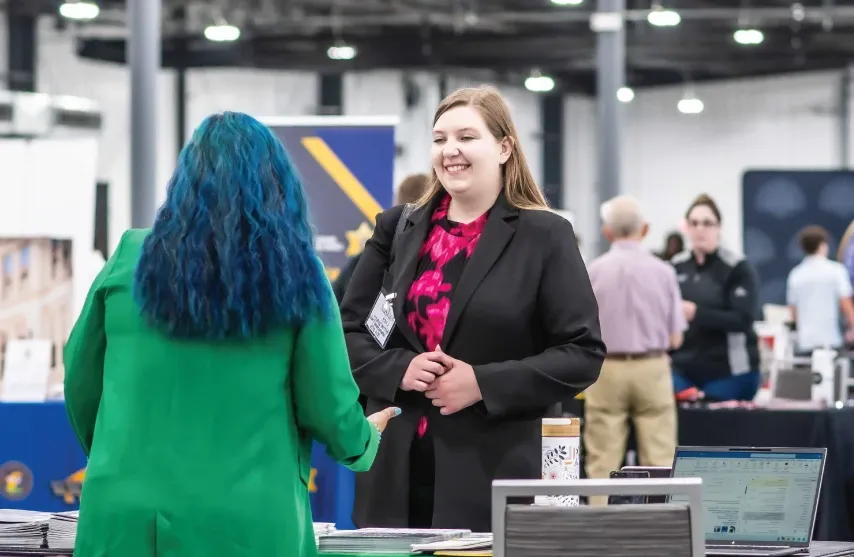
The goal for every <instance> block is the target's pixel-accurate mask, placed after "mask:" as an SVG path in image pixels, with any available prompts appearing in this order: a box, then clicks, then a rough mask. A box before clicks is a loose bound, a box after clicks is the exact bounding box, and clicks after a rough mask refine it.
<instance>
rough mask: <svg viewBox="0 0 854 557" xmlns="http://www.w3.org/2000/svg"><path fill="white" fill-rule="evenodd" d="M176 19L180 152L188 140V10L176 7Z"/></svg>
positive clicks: (178, 143) (176, 100)
mask: <svg viewBox="0 0 854 557" xmlns="http://www.w3.org/2000/svg"><path fill="white" fill-rule="evenodd" d="M173 16H174V19H175V21H176V22H177V24H178V25H180V26H181V32H180V36H179V37H178V38H177V41H176V43H175V50H176V54H177V56H176V59H177V61H176V65H175V143H176V145H175V148H176V149H177V152H178V154H180V153H181V150H182V149H183V148H184V143H186V142H187V56H188V55H187V40H188V39H187V28H186V25H187V10H186V9H185V8H184V7H183V6H179V7H177V8H175V11H174V14H173Z"/></svg>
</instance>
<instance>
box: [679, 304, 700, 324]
mask: <svg viewBox="0 0 854 557" xmlns="http://www.w3.org/2000/svg"><path fill="white" fill-rule="evenodd" d="M682 311H684V312H685V319H687V320H688V322H689V323H690V322H691V321H693V320H694V316H695V315H697V304H695V303H694V302H689V301H687V300H683V301H682Z"/></svg>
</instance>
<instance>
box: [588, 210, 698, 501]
mask: <svg viewBox="0 0 854 557" xmlns="http://www.w3.org/2000/svg"><path fill="white" fill-rule="evenodd" d="M602 220H603V221H604V227H603V233H604V234H605V237H606V238H607V239H608V241H609V242H610V243H611V249H610V250H609V251H608V252H607V253H605V254H604V255H602V256H600V257H598V258H597V259H595V260H594V261H593V262H592V263H590V265H589V267H588V271H589V273H590V281H591V282H592V284H593V290H594V292H595V293H596V300H597V302H598V303H599V320H600V323H601V326H602V340H604V341H605V344H606V346H607V347H608V355H607V357H606V359H605V363H604V365H603V366H602V373H601V374H600V375H599V380H598V381H596V383H595V384H593V385H592V386H591V387H589V388H588V389H587V390H586V391H585V392H584V399H585V408H584V417H585V431H584V443H585V446H586V450H587V457H586V470H587V476H588V477H590V478H607V477H608V476H609V474H610V472H611V471H612V470H619V469H620V466H621V465H622V463H623V459H624V457H625V452H626V442H627V439H628V435H629V419H631V420H633V421H634V425H635V431H636V435H637V441H638V452H639V461H640V464H641V465H643V466H670V465H671V463H672V460H673V452H674V450H675V448H676V402H675V400H674V398H673V380H672V377H671V374H670V361H669V358H668V356H667V351H668V350H670V349H673V348H677V347H678V346H679V345H680V344H681V343H682V333H683V331H684V330H685V329H686V328H687V323H686V322H685V315H684V313H683V311H682V297H681V295H680V293H679V283H678V281H677V279H676V272H675V271H674V270H673V267H672V266H671V265H669V264H667V263H666V262H664V261H661V260H660V259H659V258H657V257H655V256H654V255H652V254H651V253H649V252H648V251H647V250H646V249H644V248H643V247H642V246H641V241H642V240H643V238H644V236H645V235H646V233H647V231H648V230H649V226H648V225H647V223H646V222H645V220H644V218H643V215H642V213H641V209H640V204H639V203H638V202H637V200H635V199H634V198H632V197H629V196H620V197H616V198H614V199H612V200H610V201H608V202H607V203H605V204H604V205H602ZM604 499H605V498H592V500H591V503H592V504H602V503H604Z"/></svg>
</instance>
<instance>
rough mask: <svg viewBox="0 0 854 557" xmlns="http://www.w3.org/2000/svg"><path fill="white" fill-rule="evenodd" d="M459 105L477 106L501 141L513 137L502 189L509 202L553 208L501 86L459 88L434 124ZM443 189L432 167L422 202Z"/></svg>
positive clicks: (520, 206)
mask: <svg viewBox="0 0 854 557" xmlns="http://www.w3.org/2000/svg"><path fill="white" fill-rule="evenodd" d="M458 106H470V107H472V108H474V109H475V110H477V111H478V112H479V113H480V115H481V117H482V118H483V120H484V122H485V123H486V127H487V128H488V129H489V132H490V133H491V134H492V136H493V137H494V138H495V139H496V140H497V141H501V140H502V139H504V138H508V139H509V140H510V143H511V151H510V158H508V159H507V162H505V163H504V165H503V167H502V178H503V181H504V184H503V186H502V189H503V191H504V196H505V197H506V198H507V202H508V203H509V204H510V205H512V206H513V207H516V208H518V209H535V210H549V204H548V202H547V201H546V198H545V196H543V192H542V191H541V190H540V188H539V187H538V186H537V183H536V182H535V181H534V176H533V175H532V174H531V169H530V168H529V167H528V161H527V160H525V154H524V153H522V149H521V146H520V144H519V134H518V133H517V132H516V126H514V125H513V120H512V119H511V118H510V109H509V107H508V106H507V103H506V102H505V101H504V98H503V97H502V96H501V93H499V92H498V89H496V88H495V87H492V86H490V85H481V86H480V87H467V88H465V89H457V90H456V91H454V92H453V93H451V94H450V95H448V96H447V97H445V99H444V100H443V101H442V102H441V103H439V108H437V109H436V114H435V116H433V125H434V126H435V125H436V122H437V121H438V120H439V118H440V117H441V116H442V115H443V114H444V113H446V112H447V111H449V110H451V109H452V108H457V107H458ZM442 189H443V187H442V183H441V182H440V181H439V177H438V176H437V175H436V170H435V169H433V170H431V171H430V184H429V187H428V189H427V191H426V192H425V193H424V195H422V196H421V198H420V199H419V200H418V202H417V204H418V206H423V205H426V204H427V203H428V202H429V201H430V200H431V199H433V197H434V196H436V195H437V194H438V193H440V192H441V191H442Z"/></svg>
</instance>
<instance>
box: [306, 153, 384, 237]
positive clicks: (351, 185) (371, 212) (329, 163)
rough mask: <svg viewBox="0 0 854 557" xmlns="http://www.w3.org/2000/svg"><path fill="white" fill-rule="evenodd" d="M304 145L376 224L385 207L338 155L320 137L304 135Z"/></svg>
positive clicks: (367, 217)
mask: <svg viewBox="0 0 854 557" xmlns="http://www.w3.org/2000/svg"><path fill="white" fill-rule="evenodd" d="M302 145H303V147H305V149H306V150H307V151H308V152H309V153H310V154H311V156H312V157H314V159H315V160H316V161H317V163H318V164H319V165H320V166H322V167H323V169H324V170H325V171H326V173H327V174H329V176H330V177H331V178H332V180H333V181H334V182H335V183H336V184H338V187H339V188H341V191H343V192H344V193H345V194H346V195H347V197H349V198H350V200H351V201H352V202H353V204H354V205H356V207H358V208H359V210H360V211H361V212H362V214H363V215H365V218H366V219H368V222H370V223H371V225H372V226H373V225H375V224H376V216H377V214H378V213H381V212H382V210H383V208H382V207H380V204H379V203H377V201H376V199H374V198H373V196H372V195H371V194H370V192H368V190H367V189H366V188H365V186H363V185H362V183H361V182H360V181H359V179H358V178H356V177H355V176H353V173H352V172H350V169H349V168H347V166H346V165H345V164H344V163H343V162H341V159H339V158H338V155H336V154H335V152H334V151H333V150H332V149H331V148H330V147H329V145H327V144H326V142H325V141H324V140H323V139H321V138H319V137H304V138H302Z"/></svg>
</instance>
